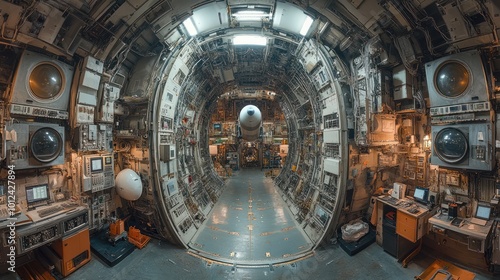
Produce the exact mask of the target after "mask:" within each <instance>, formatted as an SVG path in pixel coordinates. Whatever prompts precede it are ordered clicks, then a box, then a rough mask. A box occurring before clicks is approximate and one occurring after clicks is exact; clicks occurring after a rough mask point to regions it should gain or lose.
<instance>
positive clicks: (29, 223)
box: [0, 206, 88, 230]
mask: <svg viewBox="0 0 500 280" xmlns="http://www.w3.org/2000/svg"><path fill="white" fill-rule="evenodd" d="M83 209H85V210H87V211H88V208H87V207H86V206H77V207H75V208H72V209H69V210H67V211H62V212H58V213H56V214H54V215H49V216H47V217H46V218H39V217H38V215H37V214H36V213H35V212H34V211H37V210H33V211H28V212H26V213H24V212H21V214H19V215H16V216H14V217H12V219H8V220H5V221H2V222H0V229H3V228H7V227H8V226H9V224H10V222H11V221H14V222H15V224H16V228H17V229H20V230H21V229H25V228H32V227H36V226H40V225H47V224H51V223H54V222H57V221H59V220H62V219H65V218H67V217H68V216H70V215H72V214H73V213H76V212H80V211H81V210H83Z"/></svg>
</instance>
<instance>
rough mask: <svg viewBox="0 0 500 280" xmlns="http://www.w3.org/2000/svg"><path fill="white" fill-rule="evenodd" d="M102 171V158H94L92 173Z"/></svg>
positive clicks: (91, 162)
mask: <svg viewBox="0 0 500 280" xmlns="http://www.w3.org/2000/svg"><path fill="white" fill-rule="evenodd" d="M99 171H102V158H92V159H90V172H92V173H94V172H99Z"/></svg>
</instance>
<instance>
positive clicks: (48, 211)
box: [36, 206, 64, 218]
mask: <svg viewBox="0 0 500 280" xmlns="http://www.w3.org/2000/svg"><path fill="white" fill-rule="evenodd" d="M62 210H64V208H63V207H61V206H52V207H49V208H44V209H42V210H38V211H36V212H37V213H38V216H40V218H43V217H47V216H49V215H51V214H54V213H57V212H59V211H62Z"/></svg>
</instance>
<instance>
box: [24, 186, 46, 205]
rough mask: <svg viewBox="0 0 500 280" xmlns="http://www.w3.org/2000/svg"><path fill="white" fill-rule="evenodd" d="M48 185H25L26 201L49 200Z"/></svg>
mask: <svg viewBox="0 0 500 280" xmlns="http://www.w3.org/2000/svg"><path fill="white" fill-rule="evenodd" d="M49 199H50V196H49V185H48V184H43V185H36V186H30V187H26V201H27V202H28V204H31V203H35V202H40V201H45V200H49Z"/></svg>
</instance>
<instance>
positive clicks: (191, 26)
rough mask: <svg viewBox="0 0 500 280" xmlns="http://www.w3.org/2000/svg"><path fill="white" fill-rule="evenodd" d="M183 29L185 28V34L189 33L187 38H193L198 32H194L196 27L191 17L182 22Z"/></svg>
mask: <svg viewBox="0 0 500 280" xmlns="http://www.w3.org/2000/svg"><path fill="white" fill-rule="evenodd" d="M182 24H183V25H184V27H186V30H187V32H188V33H189V36H191V37H193V36H196V34H198V31H197V30H196V27H195V26H194V23H193V19H192V18H191V17H189V18H187V19H186V20H185V21H183V22H182Z"/></svg>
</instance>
